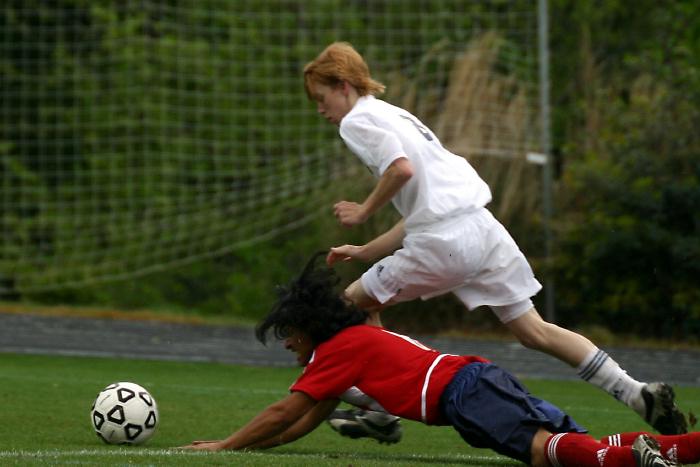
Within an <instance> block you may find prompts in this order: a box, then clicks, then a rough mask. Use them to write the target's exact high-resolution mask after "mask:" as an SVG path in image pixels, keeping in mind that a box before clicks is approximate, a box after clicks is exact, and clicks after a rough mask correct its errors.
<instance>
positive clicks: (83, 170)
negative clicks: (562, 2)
mask: <svg viewBox="0 0 700 467" xmlns="http://www.w3.org/2000/svg"><path fill="white" fill-rule="evenodd" d="M0 24H2V27H1V28H0V67H1V70H0V74H1V75H2V79H0V100H1V101H2V106H1V107H0V230H1V231H2V237H1V239H0V296H1V295H7V294H17V293H20V294H22V293H31V292H37V291H45V290H57V289H61V288H66V287H72V286H76V285H81V284H93V283H98V282H104V281H109V280H115V279H124V278H129V277H136V276H138V275H144V274H148V273H151V272H155V271H159V270H164V269H167V268H171V267H174V266H176V265H181V264H186V263H188V262H193V261H196V260H200V259H202V258H206V257H212V256H216V255H222V254H225V253H228V252H231V251H233V250H235V249H237V248H240V247H242V246H243V245H250V244H255V243H259V242H263V241H265V240H267V239H270V238H273V237H275V236H277V235H279V234H281V233H282V232H286V231H289V230H290V229H294V228H296V227H298V226H301V225H303V224H304V223H307V222H309V221H310V220H312V219H313V218H314V217H316V216H318V215H319V214H320V213H322V212H324V213H327V212H328V211H329V203H331V201H332V200H330V199H329V196H328V194H327V193H328V190H329V188H330V187H331V186H334V185H337V184H338V183H343V181H344V180H347V179H349V178H352V177H357V176H364V173H363V171H362V168H361V167H359V164H358V162H357V161H356V160H355V158H353V157H349V156H348V154H347V150H346V149H345V148H344V147H343V145H342V143H341V142H340V141H339V138H338V136H337V128H334V127H332V126H331V125H328V124H327V123H326V122H325V121H323V120H322V119H320V118H319V117H318V116H317V115H316V114H315V108H314V106H313V105H312V104H311V103H309V102H308V100H307V98H306V95H305V93H304V91H303V84H302V78H301V70H302V68H303V66H304V64H305V63H306V62H308V61H309V60H311V59H313V58H314V57H315V56H316V55H317V54H318V53H319V52H320V51H321V50H322V49H323V48H324V47H325V46H326V45H327V44H329V43H330V42H332V41H335V40H343V41H348V42H351V43H352V44H353V45H354V46H355V47H356V48H357V49H358V50H359V51H360V52H361V53H362V54H363V55H364V56H365V57H366V59H367V60H368V62H369V64H370V67H371V69H372V73H373V75H375V76H376V77H377V79H379V80H380V81H383V82H384V83H385V84H387V87H388V92H387V94H386V96H384V98H386V99H387V100H389V101H391V102H394V103H396V104H398V105H402V106H405V107H406V108H408V109H409V110H411V111H413V112H415V113H416V115H418V116H419V117H420V118H421V119H423V120H424V121H425V122H426V123H428V124H429V125H430V126H431V127H432V128H433V129H434V130H435V131H436V132H437V133H438V136H439V137H440V138H441V140H442V142H443V144H445V145H446V146H447V147H449V148H450V149H452V150H453V151H454V152H456V153H458V154H460V155H463V156H465V157H468V158H470V160H471V161H472V163H473V164H474V165H476V166H477V168H478V169H479V170H480V172H481V173H482V174H483V175H484V177H485V178H486V179H487V180H488V181H489V183H490V184H491V186H492V188H493V189H494V191H495V192H496V193H497V203H496V205H495V206H494V209H495V210H496V213H497V215H499V217H501V218H502V220H504V222H506V223H507V220H508V216H512V215H514V213H516V212H522V211H523V210H530V211H532V212H535V210H536V209H539V204H540V203H541V192H540V191H539V190H541V187H540V184H539V182H537V183H536V184H533V183H532V180H531V178H532V177H531V174H529V172H528V171H531V170H534V169H533V168H532V166H530V165H528V164H527V161H526V156H527V154H528V153H541V152H544V150H543V148H542V147H541V142H540V136H539V135H540V129H541V122H540V107H539V102H538V98H539V97H538V92H539V88H538V86H539V79H540V78H539V77H538V60H539V56H540V55H539V52H538V43H537V34H538V11H537V8H536V2H532V1H529V0H528V1H525V0H520V1H518V0H510V1H501V0H491V1H482V0H466V1H465V0H376V1H374V0H373V1H371V2H368V1H360V0H356V1H338V0H306V1H301V0H262V1H258V0H255V1H254V0H236V1H229V0H181V1H178V0H120V1H116V0H99V1H88V0H56V1H52V2H43V1H40V0H26V1H23V2H12V3H9V4H5V5H4V6H2V7H0ZM528 178H529V179H530V180H529V182H528V183H525V180H526V179H528Z"/></svg>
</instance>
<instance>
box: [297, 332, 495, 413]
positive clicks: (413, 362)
mask: <svg viewBox="0 0 700 467" xmlns="http://www.w3.org/2000/svg"><path fill="white" fill-rule="evenodd" d="M473 362H488V360H486V359H484V358H482V357H477V356H458V355H449V354H441V353H439V352H438V351H436V350H433V349H431V348H429V347H426V346H425V345H423V344H421V343H420V342H418V341H416V340H414V339H411V338H410V337H407V336H403V335H401V334H396V333H393V332H391V331H387V330H386V329H383V328H379V327H375V326H368V325H364V324H362V325H358V326H351V327H349V328H346V329H343V330H342V331H340V332H339V333H338V334H336V335H335V336H333V337H332V338H331V339H329V340H327V341H326V342H324V343H322V344H320V345H319V346H317V347H316V349H315V350H314V352H313V354H312V356H311V360H310V361H309V363H308V364H307V365H306V367H305V368H304V372H303V373H302V374H301V376H300V377H299V378H298V379H297V381H296V382H295V383H294V384H293V385H292V387H291V388H290V390H291V391H301V392H304V393H306V394H308V395H309V396H310V397H312V398H313V399H315V400H324V399H336V398H338V397H339V396H340V395H341V394H343V393H344V392H345V391H346V390H348V389H349V388H351V387H353V386H355V387H357V388H358V389H360V390H361V391H362V392H364V393H365V394H367V395H368V396H370V397H371V398H373V399H374V400H375V401H377V402H378V403H379V404H381V406H382V407H384V409H386V411H387V412H389V413H391V414H393V415H397V416H399V417H403V418H408V419H411V420H418V421H422V422H424V423H427V424H440V423H442V422H441V420H440V419H441V417H440V408H439V404H440V396H441V395H442V392H443V391H444V389H445V387H446V386H447V385H448V384H449V382H450V381H452V378H453V376H454V375H455V373H457V371H458V370H459V369H460V368H462V367H463V366H465V365H468V364H470V363H473Z"/></svg>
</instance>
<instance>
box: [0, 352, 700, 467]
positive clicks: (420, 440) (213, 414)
mask: <svg viewBox="0 0 700 467" xmlns="http://www.w3.org/2000/svg"><path fill="white" fill-rule="evenodd" d="M298 373H299V370H298V369H294V368H282V369H280V368H276V369H273V368H256V367H243V366H231V365H223V364H206V363H178V362H153V361H141V360H139V361H136V360H117V359H97V358H70V357H48V356H29V355H13V354H0V465H3V466H5V465H21V466H27V465H57V464H58V465H66V464H71V465H72V464H77V465H163V466H165V465H167V466H172V465H187V466H190V465H237V466H270V465H274V466H308V465H314V466H341V465H342V466H347V465H355V466H373V465H382V466H385V465H394V466H419V465H425V466H437V465H457V464H461V465H478V466H488V465H519V464H517V463H514V462H512V461H510V460H508V459H506V458H504V457H500V456H497V455H495V454H493V453H491V452H490V451H488V450H477V449H472V448H470V447H469V446H468V445H466V444H465V443H464V442H463V441H462V440H461V438H460V437H459V436H458V435H457V434H456V433H455V432H454V431H453V430H452V429H451V428H449V427H427V426H424V425H421V424H419V423H415V422H410V421H403V422H402V423H403V424H404V438H403V440H402V441H401V442H400V443H398V444H396V445H392V446H386V445H380V444H378V443H376V442H374V441H371V440H349V439H346V438H341V437H340V436H338V435H337V434H335V433H334V432H333V431H332V430H331V429H330V428H329V427H327V426H321V427H319V428H318V429H317V430H316V431H315V432H313V433H311V434H310V435H308V436H307V437H305V438H303V439H301V440H299V441H297V442H296V443H293V444H290V445H287V446H283V447H279V448H275V449H272V450H269V451H265V452H256V453H241V452H225V453H195V452H189V451H178V450H174V449H171V448H173V447H176V446H180V445H184V444H187V443H189V442H190V441H192V440H195V439H218V438H221V437H224V436H226V435H228V434H229V433H230V432H231V431H232V430H234V429H235V428H236V427H239V426H240V425H242V424H243V423H245V422H246V421H247V420H248V419H250V418H251V417H252V416H253V415H255V414H256V413H257V412H258V411H259V410H260V409H262V408H264V407H265V406H266V405H267V404H269V403H271V402H274V401H275V400H278V399H280V398H282V397H284V395H285V394H286V391H287V388H288V387H289V385H290V383H291V382H292V381H293V380H294V379H295V378H296V376H297V375H298ZM114 381H133V382H136V383H138V384H141V385H142V386H145V387H146V388H148V389H149V390H150V391H151V393H152V394H153V395H154V397H155V398H156V400H157V401H158V405H159V410H160V415H161V421H160V425H159V428H158V432H157V433H156V435H155V436H154V437H153V438H152V439H151V440H150V441H149V442H148V443H147V444H145V445H144V446H139V447H129V446H108V445H105V444H103V443H102V442H101V441H100V440H99V439H98V438H97V437H96V436H95V434H94V433H93V431H92V428H91V424H90V418H89V409H90V406H91V404H92V402H93V400H94V398H95V396H96V395H97V393H98V392H99V391H100V390H101V389H102V388H103V387H105V386H106V385H107V384H109V383H112V382H114ZM525 382H526V384H527V385H528V387H529V388H530V390H531V391H532V392H533V393H534V394H536V395H538V396H540V397H543V398H545V399H548V400H550V401H552V402H554V403H555V404H557V405H559V406H560V407H561V408H563V409H564V410H566V411H567V412H569V413H570V414H571V415H572V416H573V417H574V418H575V419H577V420H578V421H579V422H580V423H582V424H583V425H585V426H587V427H588V428H589V429H590V430H591V433H592V434H593V435H597V436H602V435H605V434H609V433H616V432H620V431H638V430H643V429H646V428H645V426H644V424H643V423H642V422H641V420H640V419H639V418H638V417H637V416H636V415H635V414H633V413H632V412H631V411H630V410H629V409H626V408H625V407H624V406H622V405H621V404H619V403H617V402H615V401H614V400H612V399H611V398H610V397H609V396H607V395H605V394H604V393H603V392H602V391H600V390H598V389H596V388H593V387H590V386H589V385H587V384H585V383H582V382H578V381H569V382H564V381H539V380H537V381H535V380H526V381H525ZM677 393H678V398H679V401H680V404H681V406H682V408H683V409H684V410H686V411H687V410H692V411H693V412H694V413H700V388H697V387H681V388H678V390H677Z"/></svg>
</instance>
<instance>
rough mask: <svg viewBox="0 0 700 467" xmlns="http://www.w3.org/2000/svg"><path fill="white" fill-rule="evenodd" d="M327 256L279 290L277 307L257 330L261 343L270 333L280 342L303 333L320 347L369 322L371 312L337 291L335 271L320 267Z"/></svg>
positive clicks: (316, 255)
mask: <svg viewBox="0 0 700 467" xmlns="http://www.w3.org/2000/svg"><path fill="white" fill-rule="evenodd" d="M323 255H325V253H324V252H319V253H316V254H314V255H313V256H312V257H311V259H310V260H309V262H308V263H307V264H306V266H305V267H304V270H303V271H302V272H301V274H300V275H299V277H297V278H296V279H294V280H293V281H291V282H290V283H289V284H287V285H286V286H280V287H278V288H277V294H278V299H277V303H275V305H274V306H273V307H272V310H270V312H269V313H268V314H267V316H266V317H265V318H264V319H263V320H262V321H261V322H260V323H259V324H258V326H257V327H256V329H255V336H256V337H257V338H258V340H259V341H260V342H262V343H263V344H265V342H266V341H267V333H268V331H269V330H270V329H272V330H273V333H274V336H275V337H276V338H277V339H285V338H286V337H288V336H289V335H290V334H291V333H292V332H293V331H294V330H299V331H301V332H303V333H305V334H307V335H308V336H309V337H310V338H311V340H312V341H313V343H314V344H315V345H318V344H320V343H321V342H324V341H327V340H328V339H330V338H331V337H333V336H334V335H336V334H337V333H338V332H340V331H341V330H342V329H345V328H346V327H348V326H354V325H356V324H363V323H364V322H365V320H366V319H367V312H365V311H363V310H360V309H359V308H357V307H355V306H353V305H351V304H349V303H347V302H346V301H345V300H343V298H342V297H341V296H340V294H339V293H338V291H337V290H336V285H338V282H340V279H339V278H338V276H337V275H336V273H335V271H334V270H333V269H331V268H329V267H326V266H321V267H318V266H317V261H318V259H319V257H321V256H323Z"/></svg>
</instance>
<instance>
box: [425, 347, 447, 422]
mask: <svg viewBox="0 0 700 467" xmlns="http://www.w3.org/2000/svg"><path fill="white" fill-rule="evenodd" d="M447 355H448V354H445V353H443V354H440V355H438V356H437V358H436V359H435V360H433V363H432V364H431V365H430V368H428V372H427V373H426V374H425V381H423V390H422V391H421V393H420V418H421V420H423V423H428V414H427V411H428V408H427V400H426V398H427V395H428V385H429V384H430V375H431V374H432V373H433V370H434V369H435V367H436V366H437V364H438V363H440V360H442V359H443V358H444V357H447Z"/></svg>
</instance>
